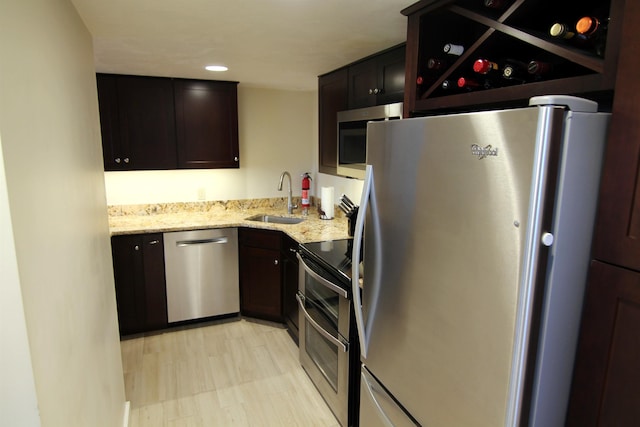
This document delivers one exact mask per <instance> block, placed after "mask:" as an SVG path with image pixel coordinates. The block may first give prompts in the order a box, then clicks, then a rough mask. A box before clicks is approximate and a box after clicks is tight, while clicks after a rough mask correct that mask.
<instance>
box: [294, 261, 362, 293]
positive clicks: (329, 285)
mask: <svg viewBox="0 0 640 427" xmlns="http://www.w3.org/2000/svg"><path fill="white" fill-rule="evenodd" d="M296 256H297V257H298V260H299V261H300V262H301V263H302V266H303V267H304V271H306V272H307V273H308V274H309V275H310V276H311V277H313V278H314V279H316V280H317V281H318V282H320V283H321V284H322V285H324V286H326V287H327V288H329V289H331V290H332V291H333V292H336V293H338V294H340V295H341V296H343V297H344V298H349V294H348V293H347V291H346V290H345V289H343V288H341V287H340V286H337V285H335V284H334V283H331V282H330V281H328V280H327V279H325V278H324V277H322V276H321V275H319V274H318V273H316V272H315V271H314V270H313V269H312V268H311V267H309V266H308V265H307V263H306V262H304V258H302V257H301V256H300V254H299V253H297V254H296Z"/></svg>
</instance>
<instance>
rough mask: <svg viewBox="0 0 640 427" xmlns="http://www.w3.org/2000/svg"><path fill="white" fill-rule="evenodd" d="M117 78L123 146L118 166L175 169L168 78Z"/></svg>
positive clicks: (174, 139)
mask: <svg viewBox="0 0 640 427" xmlns="http://www.w3.org/2000/svg"><path fill="white" fill-rule="evenodd" d="M116 81H117V96H118V107H119V124H120V140H121V147H122V155H121V158H122V161H121V163H120V164H119V166H120V167H119V168H118V170H127V169H129V170H132V169H136V170H140V169H175V168H176V135H175V113H174V106H173V105H174V104H173V86H172V82H171V79H166V78H157V77H137V76H118V77H117V79H116Z"/></svg>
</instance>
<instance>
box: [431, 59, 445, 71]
mask: <svg viewBox="0 0 640 427" xmlns="http://www.w3.org/2000/svg"><path fill="white" fill-rule="evenodd" d="M446 66H447V61H445V60H444V59H439V58H429V59H428V60H427V68H428V69H430V70H442V69H443V68H446Z"/></svg>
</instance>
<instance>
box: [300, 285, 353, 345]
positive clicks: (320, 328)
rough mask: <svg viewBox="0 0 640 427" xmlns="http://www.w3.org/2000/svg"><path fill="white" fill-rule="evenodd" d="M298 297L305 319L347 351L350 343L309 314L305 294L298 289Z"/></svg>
mask: <svg viewBox="0 0 640 427" xmlns="http://www.w3.org/2000/svg"><path fill="white" fill-rule="evenodd" d="M296 299H297V300H298V305H299V306H300V309H301V310H302V313H303V314H304V317H305V319H307V320H308V321H309V323H310V324H311V326H313V328H314V329H315V330H316V331H318V332H320V334H321V335H322V336H323V337H325V338H326V339H328V340H329V341H331V342H332V343H333V344H335V346H336V347H339V348H340V350H342V351H343V353H346V352H347V351H349V344H348V343H345V342H343V341H342V340H340V339H339V338H336V337H334V336H333V335H331V334H330V333H329V332H327V331H326V330H325V329H324V328H323V327H322V326H320V325H319V324H318V323H317V322H316V321H315V320H313V317H311V315H309V313H308V312H307V309H306V308H305V306H304V300H305V296H304V295H302V294H301V293H300V292H299V291H298V293H296Z"/></svg>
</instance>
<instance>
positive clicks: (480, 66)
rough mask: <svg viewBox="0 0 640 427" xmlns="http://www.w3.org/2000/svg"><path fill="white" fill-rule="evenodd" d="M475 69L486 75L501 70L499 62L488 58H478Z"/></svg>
mask: <svg viewBox="0 0 640 427" xmlns="http://www.w3.org/2000/svg"><path fill="white" fill-rule="evenodd" d="M473 71H475V72H476V73H478V74H485V75H488V74H496V73H498V72H499V71H500V66H499V65H498V63H497V62H493V61H490V60H488V59H478V60H476V61H475V62H474V63H473Z"/></svg>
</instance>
